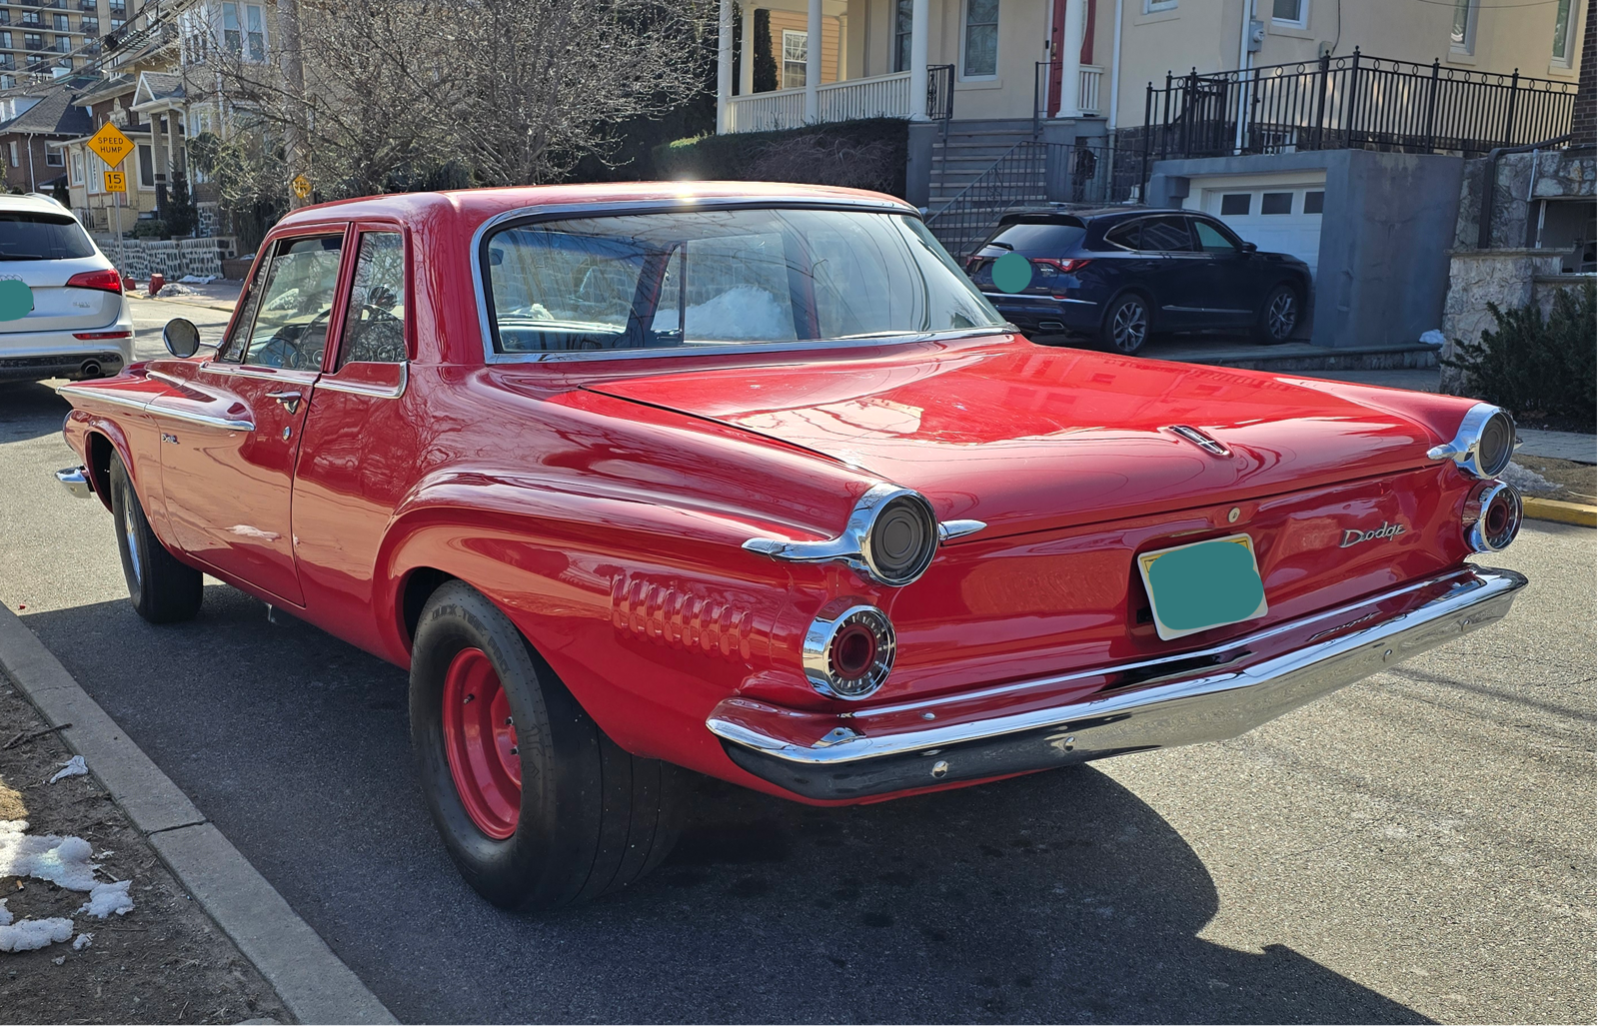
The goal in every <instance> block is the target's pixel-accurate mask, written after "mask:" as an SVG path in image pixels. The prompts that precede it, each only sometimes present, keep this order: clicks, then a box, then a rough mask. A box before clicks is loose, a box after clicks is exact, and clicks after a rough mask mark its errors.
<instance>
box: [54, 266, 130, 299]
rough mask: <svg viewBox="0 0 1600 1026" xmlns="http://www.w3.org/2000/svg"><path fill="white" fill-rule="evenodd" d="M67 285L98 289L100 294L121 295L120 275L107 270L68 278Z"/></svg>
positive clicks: (88, 272) (87, 272)
mask: <svg viewBox="0 0 1600 1026" xmlns="http://www.w3.org/2000/svg"><path fill="white" fill-rule="evenodd" d="M67 285H68V287H72V288H80V289H100V290H101V291H102V292H115V293H117V294H118V295H121V294H122V275H120V274H118V273H117V272H116V271H113V270H111V269H109V268H108V269H106V270H104V271H84V272H83V273H82V274H74V275H73V276H72V277H70V278H68V279H67Z"/></svg>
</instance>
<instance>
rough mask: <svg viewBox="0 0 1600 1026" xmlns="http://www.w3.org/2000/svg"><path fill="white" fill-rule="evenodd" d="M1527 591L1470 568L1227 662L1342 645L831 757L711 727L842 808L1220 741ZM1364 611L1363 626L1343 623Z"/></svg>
mask: <svg viewBox="0 0 1600 1026" xmlns="http://www.w3.org/2000/svg"><path fill="white" fill-rule="evenodd" d="M1527 583H1528V582H1527V579H1526V578H1525V577H1523V576H1522V575H1521V574H1518V573H1515V572H1513V571H1509V570H1495V569H1488V568H1478V567H1474V566H1470V565H1469V566H1468V567H1466V568H1465V569H1464V570H1457V571H1453V572H1451V573H1448V574H1442V575H1439V576H1438V577H1434V578H1430V579H1428V580H1425V581H1419V582H1416V583H1414V584H1412V585H1408V586H1406V587H1404V588H1398V589H1395V590H1394V591H1392V592H1387V593H1384V594H1382V595H1377V596H1373V597H1370V598H1368V599H1366V600H1364V601H1362V602H1358V603H1353V604H1350V605H1347V606H1344V607H1341V608H1340V609H1336V610H1330V611H1327V612H1324V613H1320V614H1317V615H1314V616H1310V617H1305V618H1303V619H1301V620H1299V621H1296V622H1294V623H1291V624H1285V625H1280V626H1279V627H1276V628H1273V629H1271V630H1268V631H1264V632H1260V633H1259V634H1257V635H1253V636H1251V637H1247V638H1242V639H1239V640H1237V641H1234V642H1231V643H1230V644H1229V645H1228V646H1226V648H1228V649H1236V648H1239V647H1246V648H1248V647H1250V646H1252V645H1254V644H1258V643H1259V642H1260V640H1262V639H1263V638H1266V637H1269V636H1271V635H1274V634H1280V633H1282V632H1284V631H1287V630H1305V629H1308V628H1309V627H1311V626H1315V625H1316V624H1318V623H1322V622H1325V621H1328V620H1335V626H1333V627H1330V628H1329V631H1333V632H1343V633H1339V634H1338V635H1337V636H1335V637H1325V638H1321V639H1320V640H1313V641H1311V642H1309V643H1307V644H1305V645H1302V646H1300V647H1299V648H1297V649H1294V650H1293V651H1290V652H1286V653H1283V654H1281V655H1278V656H1274V657H1271V658H1268V659H1265V660H1262V661H1260V662H1257V663H1255V664H1253V665H1247V666H1240V665H1239V664H1238V661H1234V662H1233V663H1231V664H1229V665H1227V666H1226V667H1219V668H1215V669H1211V670H1206V671H1199V672H1196V673H1193V674H1191V675H1186V676H1183V677H1180V678H1177V679H1174V680H1171V681H1170V682H1168V683H1161V684H1157V685H1154V686H1149V687H1142V688H1130V689H1124V690H1115V691H1110V692H1103V693H1101V694H1098V695H1095V696H1094V697H1092V698H1089V699H1087V700H1081V701H1077V702H1072V703H1069V704H1066V705H1061V706H1056V707H1053V708H1046V709H1038V710H1032V711H1029V712H1023V713H1016V714H1009V715H998V716H991V717H989V718H987V719H981V720H968V721H966V722H952V723H949V724H947V725H941V726H936V727H928V728H925V729H914V730H902V731H899V732H894V733H887V734H877V735H873V734H871V733H869V732H870V731H871V729H872V721H873V719H874V718H875V717H882V716H886V715H888V714H890V713H895V712H904V711H905V710H907V709H913V708H915V709H926V710H927V712H925V713H924V714H923V716H922V719H925V720H930V721H934V722H937V721H938V720H940V719H943V718H945V717H946V716H951V717H954V716H957V715H959V714H958V713H947V712H945V711H944V710H945V709H946V708H959V707H960V706H961V705H963V704H966V703H970V702H971V701H973V700H974V699H975V698H980V697H983V696H985V695H992V694H996V693H999V692H1001V691H1002V690H1007V691H1024V690H1027V689H1034V688H1045V687H1049V686H1052V685H1056V684H1059V683H1060V682H1062V681H1067V680H1071V679H1073V678H1074V677H1081V676H1102V675H1105V674H1109V673H1114V672H1117V670H1120V669H1126V667H1117V668H1110V669H1099V670H1092V671H1085V672H1084V673H1079V674H1066V675H1062V676H1060V677H1052V678H1042V679H1039V680H1034V681H1026V682H1021V683H1019V684H1014V685H1007V686H1005V687H1004V688H994V689H988V690H987V691H976V692H965V693H958V694H955V695H949V696H945V697H942V698H938V699H931V700H928V701H925V702H918V703H902V704H901V705H898V706H894V707H876V708H871V709H863V710H859V711H852V712H853V715H850V716H848V717H839V718H838V722H839V723H840V724H841V725H843V724H848V725H849V726H850V727H851V728H852V730H853V731H854V733H855V736H854V737H843V736H842V735H840V734H838V733H837V730H835V731H829V732H823V736H824V737H826V738H827V739H828V740H829V744H827V745H824V746H820V747H817V746H814V745H802V744H798V743H794V742H791V741H787V740H784V739H781V738H777V737H773V736H768V735H766V734H764V733H762V732H761V731H759V730H756V729H753V728H752V727H750V726H748V725H746V723H741V722H736V721H735V720H734V719H730V718H727V717H728V716H731V715H735V713H736V712H737V710H731V711H730V712H729V713H727V714H726V715H719V712H720V711H721V710H722V709H723V708H724V707H726V706H729V705H730V703H739V702H742V701H744V700H742V699H736V698H735V699H728V700H725V701H724V703H723V705H722V706H719V707H718V710H714V711H713V713H712V715H711V716H710V718H708V719H707V720H706V727H707V729H708V730H710V731H711V732H712V733H713V734H715V735H716V736H717V737H718V738H720V739H722V741H723V742H724V745H723V747H724V749H725V750H726V751H727V752H728V755H729V757H730V758H732V759H733V760H734V762H735V763H737V764H738V765H740V766H741V767H743V768H744V769H746V770H748V771H750V772H751V773H754V774H756V775H757V776H760V777H762V778H763V779H766V780H769V781H771V782H773V783H776V784H778V785H780V786H782V787H784V788H786V789H788V790H791V791H795V792H796V793H798V794H802V795H805V796H807V797H812V798H833V799H841V798H861V797H870V796H872V795H875V794H887V793H892V792H894V791H900V790H906V789H908V788H915V787H926V786H931V785H932V784H934V783H935V782H944V783H949V782H953V781H958V780H972V779H982V778H985V777H992V776H1000V775H1003V774H1006V773H1017V772H1027V771H1029V770H1035V769H1046V768H1049V767H1052V766H1056V765H1061V764H1064V763H1067V762H1081V761H1085V760H1088V759H1094V758H1102V757H1105V756H1109V755H1116V754H1120V753H1123V752H1129V751H1139V750H1147V749H1151V748H1163V747H1172V746H1177V745H1185V744H1194V743H1198V742H1203V741H1219V740H1224V739H1226V738H1230V737H1236V736H1238V735H1240V734H1243V733H1245V732H1246V731H1249V730H1252V729H1254V728H1255V727H1258V726H1260V725H1261V724H1263V723H1266V722H1267V721H1269V720H1272V719H1274V718H1276V717H1278V716H1281V715H1283V714H1284V713H1286V712H1289V711H1291V710H1293V709H1295V708H1298V707H1299V706H1301V705H1304V704H1306V703H1307V702H1310V701H1312V700H1314V699H1316V698H1318V697H1321V696H1322V695H1325V694H1327V693H1329V692H1331V691H1335V690H1337V689H1338V688H1341V687H1344V686H1346V685H1348V684H1352V683H1355V682H1356V681H1358V680H1361V679H1362V678H1364V677H1367V676H1369V675H1371V674H1373V673H1376V672H1378V671H1379V670H1382V669H1384V668H1386V667H1390V666H1393V665H1395V664H1397V663H1399V662H1400V661H1402V660H1404V659H1408V658H1410V657H1411V656H1414V655H1416V654H1418V653H1420V652H1423V651H1426V650H1428V649H1431V648H1434V647H1436V646H1438V645H1441V644H1444V643H1445V642H1447V641H1450V640H1452V639H1454V638H1456V637H1459V636H1460V635H1461V634H1463V633H1466V632H1468V631H1472V630H1476V629H1478V628H1480V627H1483V626H1486V625H1488V624H1490V623H1493V622H1494V621H1496V620H1498V619H1500V618H1501V617H1503V616H1504V615H1505V614H1506V612H1507V611H1508V610H1509V609H1510V608H1511V604H1512V602H1513V600H1514V599H1515V597H1516V593H1517V591H1519V590H1520V589H1521V588H1523V587H1524V586H1525V585H1526V584H1527ZM1440 586H1446V587H1448V590H1447V591H1445V592H1444V593H1442V594H1440V595H1438V596H1436V597H1434V598H1432V599H1430V600H1429V601H1427V602H1425V603H1423V604H1421V605H1419V606H1416V607H1415V608H1412V609H1410V610H1407V611H1405V612H1402V613H1399V614H1395V615H1391V616H1387V617H1384V618H1378V616H1376V615H1374V614H1373V612H1372V611H1371V607H1373V606H1375V605H1377V604H1381V603H1384V602H1387V601H1389V600H1392V599H1395V598H1402V597H1404V596H1405V595H1407V594H1409V593H1413V592H1416V591H1418V590H1420V589H1423V588H1432V587H1440ZM1363 610H1366V611H1367V613H1368V615H1367V616H1364V617H1357V618H1355V619H1353V620H1348V621H1345V622H1338V620H1339V619H1340V618H1343V617H1347V616H1349V615H1350V614H1351V613H1352V612H1360V611H1363ZM1325 633H1326V632H1325ZM1313 637H1317V636H1313ZM1195 655H1196V653H1187V654H1185V655H1184V656H1175V657H1172V658H1174V659H1177V658H1194V657H1195ZM1023 697H1024V696H1022V695H1019V696H1018V698H1019V699H1021V698H1023ZM768 708H772V709H774V710H775V707H768ZM775 711H777V710H775ZM778 712H781V711H778ZM829 722H832V721H831V720H830V721H829ZM935 755H937V756H939V760H940V761H942V762H945V763H946V773H944V774H939V775H937V776H935V775H934V774H933V773H932V770H931V764H932V762H933V757H934V756H935Z"/></svg>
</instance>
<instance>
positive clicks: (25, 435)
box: [0, 381, 72, 442]
mask: <svg viewBox="0 0 1600 1026" xmlns="http://www.w3.org/2000/svg"><path fill="white" fill-rule="evenodd" d="M61 383H62V382H61V381H0V442H22V441H26V440H28V439H30V438H41V437H43V436H44V435H48V434H53V433H55V432H58V431H60V430H61V422H62V421H63V420H65V419H66V416H67V411H68V410H70V409H71V408H72V407H71V406H70V404H68V402H67V401H66V400H65V399H63V398H61V397H60V396H59V395H57V394H56V389H55V386H56V385H59V384H61Z"/></svg>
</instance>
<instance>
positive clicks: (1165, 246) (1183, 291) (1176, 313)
mask: <svg viewBox="0 0 1600 1026" xmlns="http://www.w3.org/2000/svg"><path fill="white" fill-rule="evenodd" d="M1140 227H1141V229H1142V230H1141V232H1140V235H1139V249H1140V250H1141V251H1143V252H1146V253H1151V254H1158V255H1160V256H1161V257H1162V259H1161V260H1160V261H1159V262H1157V263H1156V264H1155V265H1154V266H1153V269H1152V275H1151V277H1152V280H1151V285H1150V293H1151V298H1152V299H1153V300H1154V301H1155V306H1156V309H1157V314H1156V316H1157V318H1158V323H1159V325H1160V326H1161V327H1162V328H1163V329H1168V330H1180V331H1181V330H1185V329H1193V328H1196V327H1203V326H1204V313H1203V309H1204V306H1203V304H1204V302H1205V285H1204V283H1203V282H1202V281H1201V276H1202V272H1203V270H1204V266H1205V255H1204V254H1202V253H1201V252H1199V250H1198V248H1197V247H1196V246H1195V243H1194V235H1193V233H1192V232H1191V231H1190V229H1189V219H1188V218H1186V217H1184V216H1183V215H1182V214H1162V215H1159V216H1156V217H1146V218H1143V219H1141V221H1140Z"/></svg>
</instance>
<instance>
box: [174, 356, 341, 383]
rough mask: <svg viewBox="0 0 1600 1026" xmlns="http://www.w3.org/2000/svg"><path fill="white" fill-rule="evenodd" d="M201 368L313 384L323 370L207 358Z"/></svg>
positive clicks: (234, 374)
mask: <svg viewBox="0 0 1600 1026" xmlns="http://www.w3.org/2000/svg"><path fill="white" fill-rule="evenodd" d="M200 369H201V370H203V371H207V372H209V373H211V374H221V375H223V376H225V377H233V378H255V379H256V380H257V381H279V382H283V383H284V384H290V385H312V384H315V383H316V381H317V377H318V376H319V375H320V374H321V373H322V372H321V371H303V370H268V369H266V368H262V367H251V366H249V365H247V364H239V363H223V362H220V361H218V360H207V361H205V362H204V363H202V364H201V365H200Z"/></svg>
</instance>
